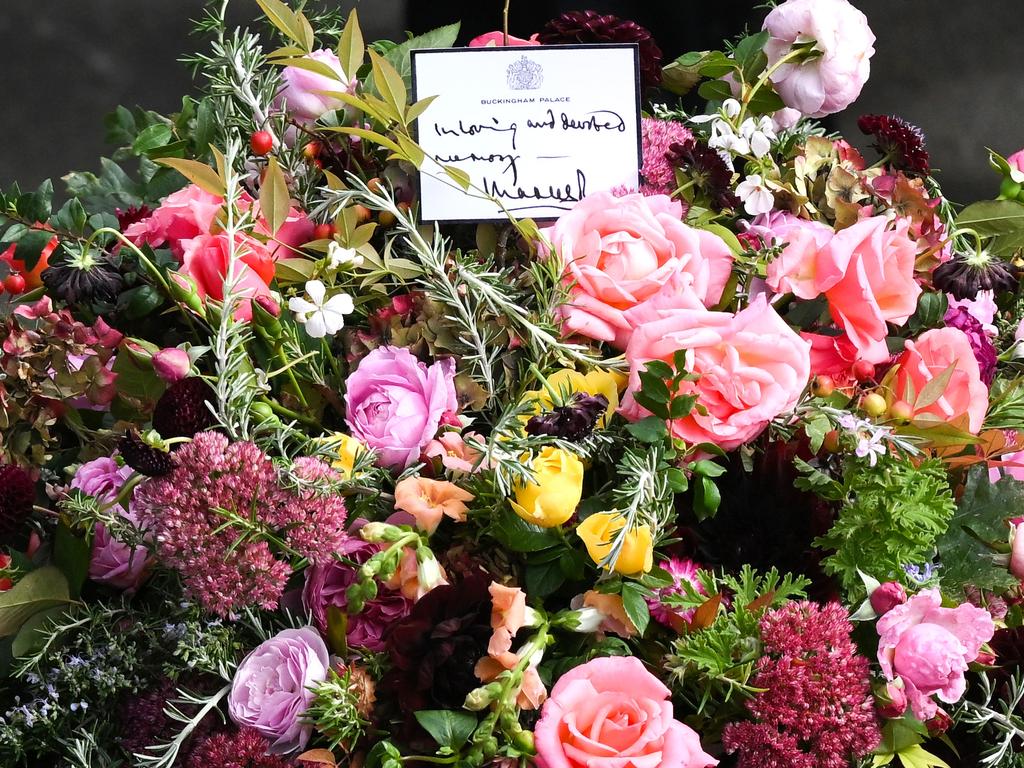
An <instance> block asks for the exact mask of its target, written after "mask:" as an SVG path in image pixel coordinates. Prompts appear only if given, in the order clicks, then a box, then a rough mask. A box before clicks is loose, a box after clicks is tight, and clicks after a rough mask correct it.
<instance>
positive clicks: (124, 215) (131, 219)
mask: <svg viewBox="0 0 1024 768" xmlns="http://www.w3.org/2000/svg"><path fill="white" fill-rule="evenodd" d="M150 213H152V211H150V210H149V206H148V205H129V206H128V209H127V210H124V211H122V210H121V209H120V208H115V209H114V215H115V216H116V217H117V228H118V229H119V230H121V231H122V232H124V231H125V230H126V229H128V227H130V226H131V225H132V224H134V223H135V222H137V221H142V220H143V219H144V218H146V217H147V216H149V214H150Z"/></svg>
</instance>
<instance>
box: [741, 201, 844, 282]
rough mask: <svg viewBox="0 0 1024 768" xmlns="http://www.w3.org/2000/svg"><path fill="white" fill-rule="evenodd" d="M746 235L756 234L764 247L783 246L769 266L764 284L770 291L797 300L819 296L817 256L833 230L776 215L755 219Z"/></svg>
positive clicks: (783, 213)
mask: <svg viewBox="0 0 1024 768" xmlns="http://www.w3.org/2000/svg"><path fill="white" fill-rule="evenodd" d="M747 231H748V232H752V233H755V234H758V235H759V236H760V237H761V239H762V240H764V242H765V244H767V245H775V246H781V245H784V247H783V249H782V252H781V253H780V254H779V255H778V256H776V257H775V258H774V259H772V261H771V263H770V264H769V265H768V274H767V279H766V282H767V283H768V286H769V287H770V288H771V289H772V290H773V291H775V292H776V293H792V294H793V295H794V296H796V297H797V298H800V299H813V298H816V297H817V296H819V295H820V294H821V290H820V288H819V286H818V281H817V273H818V253H819V252H820V251H821V249H822V248H824V247H825V246H826V245H827V244H828V242H829V241H830V240H831V239H832V235H834V234H835V233H834V232H833V230H832V227H829V226H827V225H825V224H822V223H821V222H819V221H807V220H806V219H801V218H799V217H797V216H794V215H793V214H791V213H785V212H781V211H776V212H774V213H771V214H768V215H767V216H758V217H757V219H755V220H754V221H753V223H752V224H751V226H750V229H748V230H747Z"/></svg>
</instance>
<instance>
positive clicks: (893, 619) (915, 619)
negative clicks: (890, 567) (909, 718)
mask: <svg viewBox="0 0 1024 768" xmlns="http://www.w3.org/2000/svg"><path fill="white" fill-rule="evenodd" d="M877 628H878V635H879V640H878V664H879V666H881V668H882V674H884V675H885V676H886V678H887V679H889V680H895V679H896V678H900V679H901V680H903V685H904V688H905V690H906V693H907V698H908V699H909V700H910V707H911V709H912V710H913V711H914V716H915V717H917V718H918V719H920V720H928V719H930V718H932V717H934V716H935V714H936V712H937V711H938V705H937V704H936V703H935V701H934V700H933V699H932V696H934V695H938V697H939V699H941V700H942V701H944V702H946V703H947V704H955V703H956V702H957V701H959V700H960V697H961V696H963V695H964V691H965V690H966V688H967V683H966V681H965V680H964V672H965V671H966V670H967V665H968V663H969V662H972V661H974V660H975V659H976V658H978V653H979V651H980V650H981V646H982V644H983V643H987V642H988V641H989V640H991V639H992V635H993V634H994V633H995V625H994V624H993V623H992V617H991V616H990V615H989V613H988V611H986V610H984V609H982V608H976V607H975V606H973V605H971V604H969V603H964V604H963V605H958V606H957V607H956V608H943V607H942V595H941V593H940V592H939V590H937V589H926V590H924V591H923V592H920V593H919V594H917V595H914V596H913V597H912V598H910V599H909V600H908V601H907V602H905V603H903V605H897V606H896V607H895V608H893V609H892V610H890V611H889V612H888V613H886V614H885V615H884V616H882V618H880V619H879V620H878V625H877Z"/></svg>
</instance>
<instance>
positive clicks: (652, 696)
mask: <svg viewBox="0 0 1024 768" xmlns="http://www.w3.org/2000/svg"><path fill="white" fill-rule="evenodd" d="M670 695H671V691H669V689H668V688H666V687H665V686H664V684H662V682H661V681H660V680H659V679H658V678H656V677H655V676H654V675H652V674H651V673H650V672H648V671H647V669H646V667H644V665H643V663H642V662H641V661H640V660H639V659H637V658H635V657H632V656H611V657H606V658H599V659H594V660H593V661H589V662H587V663H586V664H582V665H580V666H578V667H576V668H575V669H571V670H569V671H568V672H566V673H565V674H564V675H562V676H561V677H560V678H559V679H558V682H557V683H555V687H554V688H553V689H552V690H551V696H550V697H549V698H548V700H547V701H546V702H545V703H544V707H543V709H542V710H541V717H540V721H539V722H538V723H537V725H536V727H535V728H534V742H535V744H536V748H537V765H538V766H539V768H624V767H626V766H633V767H634V768H708V767H709V766H714V765H718V761H717V760H715V759H714V758H713V757H711V755H709V754H707V753H706V752H705V751H704V750H703V749H702V748H701V745H700V737H699V736H698V735H697V733H696V732H695V731H694V730H693V729H692V728H690V727H689V726H687V725H683V724H682V723H680V722H679V721H678V720H676V719H675V717H674V715H673V712H672V701H671V699H670Z"/></svg>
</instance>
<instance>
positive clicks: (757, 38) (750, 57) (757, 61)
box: [733, 29, 770, 83]
mask: <svg viewBox="0 0 1024 768" xmlns="http://www.w3.org/2000/svg"><path fill="white" fill-rule="evenodd" d="M769 37H770V35H769V33H768V30H766V29H763V30H761V31H760V32H758V33H757V34H754V35H750V36H749V37H745V38H743V39H742V40H740V42H739V43H738V44H737V45H736V49H735V50H734V51H733V56H734V57H735V59H736V62H737V63H738V64H739V65H740V69H741V70H742V73H743V79H744V80H745V81H746V82H748V83H750V82H753V81H754V78H756V77H757V76H758V75H760V74H761V72H762V71H764V68H765V65H766V64H767V63H768V58H767V57H766V56H765V55H764V46H765V43H767V42H768V38H769Z"/></svg>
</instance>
